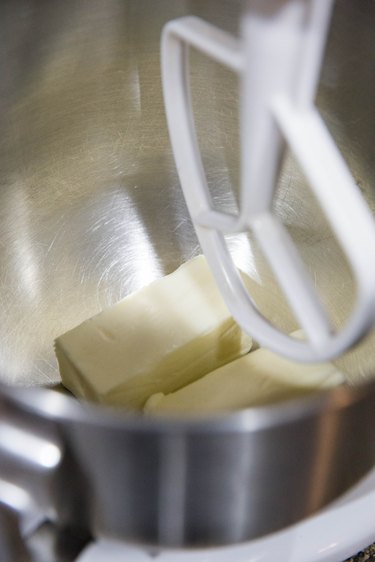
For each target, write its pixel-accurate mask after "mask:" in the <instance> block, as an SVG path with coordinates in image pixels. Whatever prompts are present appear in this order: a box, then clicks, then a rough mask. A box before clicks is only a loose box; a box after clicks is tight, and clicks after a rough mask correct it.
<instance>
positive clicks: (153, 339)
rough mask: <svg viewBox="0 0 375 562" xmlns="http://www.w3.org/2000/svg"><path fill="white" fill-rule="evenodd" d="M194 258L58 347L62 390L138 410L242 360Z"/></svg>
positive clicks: (236, 331)
mask: <svg viewBox="0 0 375 562" xmlns="http://www.w3.org/2000/svg"><path fill="white" fill-rule="evenodd" d="M250 348H251V338H250V337H249V336H247V335H246V334H245V333H244V332H243V331H242V330H241V329H240V328H239V326H238V325H237V324H236V322H235V321H234V320H233V318H232V317H231V315H230V313H229V311H228V309H227V307H226V305H225V303H224V301H223V299H222V297H221V294H220V292H219V290H218V288H217V287H216V283H215V281H214V279H213V277H212V274H211V272H210V269H209V267H208V265H207V262H206V260H205V258H204V257H203V256H198V257H197V258H194V259H192V260H190V261H189V262H187V263H186V264H184V265H182V266H181V267H180V268H179V269H177V270H176V271H175V272H174V273H171V274H170V275H167V276H166V277H164V278H162V279H158V280H156V281H154V282H153V283H151V284H150V285H149V286H147V287H145V288H143V289H141V290H140V291H138V292H137V293H133V294H131V295H129V296H127V297H126V298H124V299H123V300H122V301H120V302H119V303H117V304H116V305H114V306H112V307H111V308H108V309H107V310H104V311H103V312H101V313H100V314H98V315H97V316H94V317H93V318H91V319H90V320H87V321H86V322H84V323H83V324H81V325H80V326H78V327H76V328H74V329H73V330H71V331H69V332H67V333H66V334H64V335H62V336H60V337H59V338H58V339H57V340H56V341H55V351H56V355H57V359H58V362H59V367H60V373H61V378H62V382H63V384H64V386H66V387H67V388H68V389H69V390H71V391H72V392H73V394H75V395H76V396H78V397H79V398H85V399H88V400H91V401H96V402H101V403H106V404H110V405H116V406H124V407H127V408H130V409H141V408H142V406H143V405H144V403H145V401H146V400H147V399H148V398H149V397H150V396H151V395H152V394H154V393H156V392H164V393H169V392H173V391H175V390H177V389H179V388H181V387H182V386H185V385H187V384H189V383H191V382H192V381H195V380H196V379H198V378H200V377H202V376H203V375H205V374H206V373H208V372H210V371H212V370H214V369H216V368H217V367H219V366H220V365H223V364H225V363H227V362H228V361H232V360H234V359H236V358H237V357H239V356H241V355H243V354H244V353H247V352H248V351H249V350H250Z"/></svg>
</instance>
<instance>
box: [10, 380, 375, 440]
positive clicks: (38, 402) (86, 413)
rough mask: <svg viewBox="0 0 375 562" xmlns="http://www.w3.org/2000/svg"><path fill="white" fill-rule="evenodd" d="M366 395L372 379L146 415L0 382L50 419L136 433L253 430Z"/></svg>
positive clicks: (374, 395) (22, 404)
mask: <svg viewBox="0 0 375 562" xmlns="http://www.w3.org/2000/svg"><path fill="white" fill-rule="evenodd" d="M368 400H370V401H372V400H373V402H374V406H375V381H370V382H367V383H365V384H363V385H361V386H358V387H349V386H342V387H338V388H335V389H332V390H328V391H324V392H321V393H319V394H317V395H313V396H309V397H304V398H297V399H292V400H288V401H284V402H282V403H277V404H269V405H265V406H257V407H251V408H247V409H243V410H240V411H236V412H229V413H226V414H222V413H221V414H215V415H210V416H200V417H198V416H194V417H192V416H185V417H178V418H177V417H175V416H173V417H172V416H168V417H167V416H165V417H163V416H161V415H158V416H157V417H155V416H154V417H151V416H149V417H146V416H143V415H141V414H138V413H137V414H135V413H133V412H123V411H120V410H117V409H112V408H109V407H108V406H102V405H97V404H90V403H81V402H78V401H77V400H76V399H75V398H73V397H70V396H65V395H63V394H61V393H59V392H56V391H53V390H51V389H48V388H40V387H32V388H31V387H30V388H25V387H23V388H21V387H15V386H9V385H4V384H0V404H1V402H2V401H3V402H5V403H6V404H7V405H8V406H10V407H12V406H14V407H18V408H21V409H22V410H23V411H26V412H29V413H31V414H34V415H38V416H40V417H43V418H47V419H49V420H50V421H55V422H74V423H84V424H89V425H99V426H101V427H109V428H113V429H117V430H123V431H124V430H129V431H135V432H137V433H156V434H157V433H167V434H171V435H173V434H175V435H178V434H185V433H189V434H194V433H208V434H210V433H217V432H218V433H239V434H246V433H253V432H260V431H262V430H267V429H272V428H275V427H278V426H282V425H287V424H290V423H296V422H300V421H301V420H303V419H307V418H313V417H317V416H319V415H324V414H339V413H340V411H343V410H345V409H349V408H350V407H353V406H356V405H358V404H359V403H361V402H367V401H368Z"/></svg>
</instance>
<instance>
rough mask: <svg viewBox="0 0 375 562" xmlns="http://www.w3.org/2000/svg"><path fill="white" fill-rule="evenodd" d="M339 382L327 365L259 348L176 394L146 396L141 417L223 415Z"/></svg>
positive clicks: (341, 377) (334, 371) (342, 377)
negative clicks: (296, 361)
mask: <svg viewBox="0 0 375 562" xmlns="http://www.w3.org/2000/svg"><path fill="white" fill-rule="evenodd" d="M344 380H345V379H344V376H343V375H342V374H341V373H340V372H339V371H338V370H337V369H336V368H335V367H334V366H333V365H331V364H329V363H324V364H316V365H314V364H308V365H301V364H300V363H294V362H292V361H289V360H288V359H285V358H283V357H279V356H278V355H276V354H274V353H272V352H271V351H268V350H266V349H263V348H261V349H258V350H256V351H253V352H251V353H249V354H248V355H246V356H245V357H241V358H239V359H237V360H235V361H232V362H231V363H229V364H227V365H224V366H222V367H220V368H218V369H216V370H215V371H213V372H211V373H209V374H207V375H205V376H204V377H202V378H201V379H200V380H198V381H196V382H194V383H192V384H189V385H188V386H186V387H185V388H182V389H180V390H178V391H176V392H173V393H171V394H167V395H165V394H163V393H158V394H155V395H154V396H151V397H150V399H149V400H148V401H147V402H146V405H145V408H144V411H145V413H147V414H153V415H155V414H161V415H171V414H172V415H186V414H188V415H190V414H209V413H214V412H228V411H231V410H237V409H241V408H247V407H250V406H260V405H265V404H270V403H273V402H279V401H281V400H287V399H291V398H295V397H298V396H303V395H306V394H311V393H314V392H318V391H319V390H323V389H327V388H331V387H335V386H338V385H340V384H342V383H343V382H344Z"/></svg>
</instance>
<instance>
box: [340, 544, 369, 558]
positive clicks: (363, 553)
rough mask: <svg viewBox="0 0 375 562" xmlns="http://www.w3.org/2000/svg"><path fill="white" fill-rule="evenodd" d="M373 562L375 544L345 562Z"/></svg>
mask: <svg viewBox="0 0 375 562" xmlns="http://www.w3.org/2000/svg"><path fill="white" fill-rule="evenodd" d="M366 561H368V562H375V543H374V544H372V545H371V546H369V547H368V548H365V549H364V550H361V551H360V552H358V553H357V554H356V555H355V556H352V557H351V558H348V559H347V560H345V562H366Z"/></svg>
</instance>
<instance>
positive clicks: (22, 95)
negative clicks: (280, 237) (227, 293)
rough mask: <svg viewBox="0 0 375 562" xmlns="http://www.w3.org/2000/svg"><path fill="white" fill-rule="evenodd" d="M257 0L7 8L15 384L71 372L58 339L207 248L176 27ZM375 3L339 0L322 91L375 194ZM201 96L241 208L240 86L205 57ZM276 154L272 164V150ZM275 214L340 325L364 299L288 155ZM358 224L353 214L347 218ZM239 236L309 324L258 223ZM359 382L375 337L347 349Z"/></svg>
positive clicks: (258, 269) (1, 332)
mask: <svg viewBox="0 0 375 562" xmlns="http://www.w3.org/2000/svg"><path fill="white" fill-rule="evenodd" d="M240 7H241V2H240V1H237V0H236V1H233V0H225V1H223V2H219V3H218V2H215V1H214V0H205V1H204V2H200V1H197V0H187V1H183V0H173V1H170V0H162V1H159V2H157V3H156V2H153V1H152V0H141V1H140V2H132V1H131V0H129V1H123V0H94V1H90V2H88V1H87V0H75V1H72V0H71V1H66V2H63V3H62V2H59V1H58V0H52V1H51V0H49V1H48V2H47V1H42V2H36V1H32V0H18V1H17V2H11V1H8V2H3V3H2V4H1V6H0V15H1V17H0V21H2V22H3V26H2V27H3V33H1V34H0V42H2V48H1V49H0V52H1V55H0V56H1V57H3V67H4V68H5V75H4V80H3V81H2V85H1V87H0V120H1V129H2V137H1V140H0V181H1V187H0V234H1V245H0V262H1V269H0V286H1V290H0V340H1V346H0V373H1V374H0V380H1V381H2V382H6V383H12V384H16V385H26V386H30V385H42V386H50V385H53V384H56V383H58V382H59V374H58V369H57V363H56V360H55V357H54V352H53V340H54V338H55V337H57V336H58V335H60V334H61V333H63V332H64V331H66V330H68V329H70V328H72V327H73V326H75V325H77V324H78V323H80V322H81V321H83V320H85V319H87V318H88V317H90V316H92V315H93V314H95V313H97V312H99V311H100V310H101V309H102V308H104V307H106V306H108V305H110V304H112V303H114V302H116V301H117V300H119V299H120V298H122V297H124V296H125V295H127V294H128V293H129V292H131V291H134V290H136V289H138V288H140V287H141V286H143V285H145V284H147V283H149V282H150V281H152V280H153V279H155V278H157V277H160V276H162V275H164V274H166V273H169V272H170V271H172V270H173V269H174V268H176V267H177V266H178V265H179V264H180V263H182V262H183V261H185V260H187V259H189V258H190V257H192V256H194V255H196V254H197V253H199V252H200V249H199V246H198V242H197V239H196V236H195V233H194V229H193V227H192V224H191V221H190V219H189V215H188V213H187V210H186V206H185V203H184V201H183V197H182V192H181V190H180V187H179V182H178V178H177V174H176V170H175V166H174V162H173V157H172V154H171V148H170V144H169V139H168V134H167V129H166V121H165V115H164V109H163V101H162V92H161V82H160V68H159V67H160V65H159V37H160V31H161V28H162V26H163V24H164V23H165V22H166V21H167V20H169V19H172V18H175V17H178V16H182V15H185V14H195V15H199V16H201V17H204V18H206V19H208V20H209V21H211V22H213V23H215V24H217V25H219V26H221V27H222V28H224V29H226V30H228V31H230V32H232V33H235V34H236V33H238V31H237V30H238V19H239V14H240ZM371 13H373V3H372V2H371V0H362V2H361V3H358V2H357V1H356V0H339V1H338V2H337V3H336V8H335V11H334V16H333V22H332V28H331V31H330V36H329V41H328V47H327V52H326V56H325V62H324V67H323V71H322V75H321V80H320V87H319V93H318V98H317V103H318V106H319V107H320V109H321V112H322V115H323V116H324V118H325V119H326V122H327V124H328V126H329V128H330V130H331V132H332V134H333V135H334V137H335V139H336V141H337V143H338V144H339V146H340V148H341V150H342V151H343V154H344V156H345V158H346V160H347V162H348V164H349V166H350V168H351V170H352V173H353V175H354V177H355V179H356V181H357V183H358V186H359V188H360V189H361V190H362V192H363V193H364V194H365V197H366V199H367V201H368V203H369V205H370V206H371V208H373V209H374V208H375V197H374V190H373V188H372V184H373V179H374V162H375V154H374V147H375V128H374V126H373V123H374V119H375V108H374V104H373V100H374V98H375V83H374V81H373V80H372V77H373V71H374V66H375V55H374V53H375V49H374V46H375V45H374V43H375V35H374V33H373V29H372V19H371ZM191 64H192V70H191V79H192V89H193V102H194V109H195V114H196V119H197V129H198V135H199V140H200V146H201V150H202V154H203V160H204V164H205V168H206V172H207V178H208V182H209V186H210V189H211V190H212V193H213V197H214V200H215V203H216V204H217V206H218V207H219V208H225V209H228V208H232V207H235V206H236V204H237V192H238V176H239V174H238V164H239V162H238V154H239V140H238V116H237V115H238V84H237V82H236V79H235V77H234V76H232V75H231V74H230V73H229V72H227V71H225V70H224V69H222V68H221V67H219V66H218V65H216V64H214V63H212V62H211V61H208V60H207V59H205V58H204V57H202V56H198V55H197V54H196V53H193V54H192V58H191ZM265 165H266V164H265ZM275 212H276V213H278V214H279V216H280V217H281V218H282V219H283V221H284V223H285V224H286V225H287V226H288V229H289V231H290V233H291V234H292V236H293V238H294V240H295V241H296V243H297V244H298V247H299V248H300V251H301V253H302V255H303V257H304V259H305V260H306V262H307V264H308V267H309V270H310V272H311V275H312V276H313V278H314V280H315V283H316V285H317V287H318V289H319V291H320V293H321V295H322V299H323V300H324V302H325V303H326V304H327V306H329V308H330V310H331V313H332V317H333V319H334V322H335V323H336V324H337V325H340V324H342V323H344V322H345V318H346V317H347V316H348V314H349V312H350V310H351V307H352V305H353V299H354V298H355V286H354V284H353V279H352V276H351V273H350V270H349V268H348V266H347V263H346V260H345V258H344V256H343V255H342V253H341V251H340V249H339V247H338V245H337V243H336V241H335V239H334V236H333V235H332V233H331V230H330V227H329V225H328V223H327V221H326V219H325V218H324V216H323V214H322V213H321V211H320V209H319V206H318V205H317V203H316V201H315V200H314V197H313V196H312V194H311V192H310V190H309V187H308V185H307V184H306V182H305V180H304V178H303V176H302V174H301V172H300V170H299V169H298V166H297V164H296V163H295V161H294V159H293V155H291V154H289V152H288V151H286V154H285V159H284V164H283V169H282V174H281V177H280V181H279V186H278V192H277V197H276V200H275ZM348 225H350V217H348ZM228 245H229V247H230V249H231V252H232V253H233V255H234V257H235V260H236V263H237V264H238V266H240V267H241V268H243V269H244V270H245V271H247V272H248V273H249V275H250V276H251V277H252V279H253V284H254V298H255V300H256V301H257V303H258V305H259V307H260V309H261V310H262V311H263V312H264V313H265V314H266V315H267V316H268V317H269V318H270V319H271V320H272V321H274V322H275V323H276V324H278V325H279V326H280V327H281V328H283V329H284V330H288V331H290V330H292V329H294V328H296V327H297V324H296V321H295V319H294V317H293V315H292V314H291V313H290V311H289V309H288V307H287V304H286V303H285V300H284V299H283V296H282V294H281V292H280V290H279V289H278V287H277V285H276V283H275V281H274V278H273V275H272V273H271V272H270V270H269V269H268V267H267V265H266V263H265V260H264V259H263V257H262V255H261V252H260V251H259V249H258V248H257V246H256V244H255V243H254V242H253V241H252V239H251V236H248V237H247V236H232V237H229V238H228ZM338 364H339V365H340V367H341V368H342V369H343V370H344V371H345V372H346V373H347V374H348V378H349V381H350V382H352V383H358V382H361V381H363V380H368V379H370V378H371V376H372V375H373V374H374V372H375V370H374V366H375V336H374V335H371V336H370V337H368V338H367V339H366V341H364V342H363V343H361V344H360V345H359V346H358V347H357V348H356V349H355V350H353V351H351V352H350V353H348V354H347V355H346V356H345V357H342V358H340V359H339V360H338Z"/></svg>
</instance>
